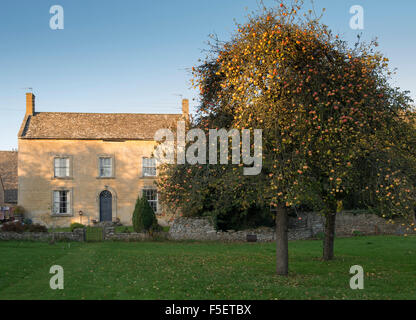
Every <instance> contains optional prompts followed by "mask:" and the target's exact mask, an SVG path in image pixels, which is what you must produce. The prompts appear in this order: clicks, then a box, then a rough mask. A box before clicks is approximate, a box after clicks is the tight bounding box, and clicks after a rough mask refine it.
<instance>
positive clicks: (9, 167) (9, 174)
mask: <svg viewBox="0 0 416 320" xmlns="http://www.w3.org/2000/svg"><path fill="white" fill-rule="evenodd" d="M17 156H18V153H17V151H0V176H1V179H2V181H3V185H4V198H5V199H4V200H5V202H6V203H17Z"/></svg>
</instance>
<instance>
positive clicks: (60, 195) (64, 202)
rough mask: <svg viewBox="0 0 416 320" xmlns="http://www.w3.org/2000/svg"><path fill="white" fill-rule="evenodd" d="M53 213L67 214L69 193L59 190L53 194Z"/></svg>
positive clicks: (68, 211)
mask: <svg viewBox="0 0 416 320" xmlns="http://www.w3.org/2000/svg"><path fill="white" fill-rule="evenodd" d="M53 213H54V214H69V213H71V210H70V192H69V191H68V190H59V191H54V192H53Z"/></svg>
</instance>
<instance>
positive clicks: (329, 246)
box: [323, 213, 336, 261]
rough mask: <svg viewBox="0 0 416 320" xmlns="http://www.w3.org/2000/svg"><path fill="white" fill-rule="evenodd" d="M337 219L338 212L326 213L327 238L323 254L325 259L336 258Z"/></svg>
mask: <svg viewBox="0 0 416 320" xmlns="http://www.w3.org/2000/svg"><path fill="white" fill-rule="evenodd" d="M335 219H336V213H327V214H326V215H325V238H324V255H323V259H324V260H325V261H328V260H332V259H334V238H335Z"/></svg>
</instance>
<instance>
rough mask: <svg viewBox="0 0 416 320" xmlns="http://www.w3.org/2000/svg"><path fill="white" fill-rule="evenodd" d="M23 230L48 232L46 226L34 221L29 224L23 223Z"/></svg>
mask: <svg viewBox="0 0 416 320" xmlns="http://www.w3.org/2000/svg"><path fill="white" fill-rule="evenodd" d="M25 231H29V232H48V228H46V227H45V226H43V225H41V224H39V223H34V224H30V225H25Z"/></svg>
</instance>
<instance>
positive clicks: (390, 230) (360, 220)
mask: <svg viewBox="0 0 416 320" xmlns="http://www.w3.org/2000/svg"><path fill="white" fill-rule="evenodd" d="M324 225H325V223H324V219H323V217H322V216H321V215H319V214H317V213H301V214H298V216H297V217H290V218H289V234H288V237H289V240H302V239H311V238H314V237H316V236H317V235H318V234H319V233H322V232H324ZM404 230H405V229H404V227H402V226H401V224H388V223H387V221H386V220H384V219H382V218H380V217H378V216H376V215H373V214H364V213H363V214H356V215H355V214H354V213H352V212H342V213H339V214H338V215H337V222H336V230H335V233H336V235H337V236H351V235H354V234H355V232H359V233H360V234H362V235H375V234H397V235H402V234H404V232H405V231H404ZM247 235H256V236H257V241H259V242H268V241H274V240H275V238H276V237H275V230H274V229H273V228H266V227H262V228H258V229H251V230H244V231H234V230H228V231H217V230H215V228H214V225H213V223H212V222H211V221H210V219H208V218H185V217H181V218H177V219H176V220H175V221H174V223H173V225H172V227H171V228H170V230H169V238H170V239H172V240H199V241H206V240H208V241H209V240H212V241H247Z"/></svg>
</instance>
